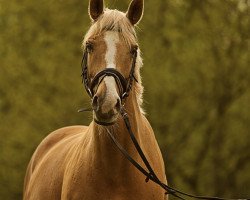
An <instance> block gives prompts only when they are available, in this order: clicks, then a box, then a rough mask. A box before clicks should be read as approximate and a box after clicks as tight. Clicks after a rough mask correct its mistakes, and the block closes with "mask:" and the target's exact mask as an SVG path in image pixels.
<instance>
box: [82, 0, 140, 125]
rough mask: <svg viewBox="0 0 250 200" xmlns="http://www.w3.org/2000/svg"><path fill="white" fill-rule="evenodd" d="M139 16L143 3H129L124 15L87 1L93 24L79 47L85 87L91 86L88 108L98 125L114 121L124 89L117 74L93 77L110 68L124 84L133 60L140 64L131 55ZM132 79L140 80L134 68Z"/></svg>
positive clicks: (98, 1)
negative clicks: (81, 53)
mask: <svg viewBox="0 0 250 200" xmlns="http://www.w3.org/2000/svg"><path fill="white" fill-rule="evenodd" d="M142 14H143V0H133V1H132V2H131V4H130V6H129V8H128V11H127V12H126V13H123V12H120V11H117V10H109V9H105V8H104V2H103V0H90V3H89V15H90V18H91V20H92V22H93V23H92V26H91V27H90V29H89V31H88V33H87V34H86V36H85V39H84V42H83V47H84V51H85V60H84V61H85V62H86V63H85V65H86V69H87V70H86V74H87V75H86V76H87V77H88V78H87V79H88V81H89V83H86V84H87V85H88V84H90V85H88V86H87V87H92V91H91V92H90V93H91V97H92V107H93V110H94V118H95V120H96V121H98V122H101V123H107V124H110V123H114V122H115V121H116V120H117V118H118V115H119V110H120V108H121V101H122V94H123V93H124V92H125V91H124V90H126V84H125V86H124V83H122V81H121V79H119V74H118V75H117V74H113V75H112V74H111V75H107V74H103V75H100V76H98V77H97V78H96V75H98V73H100V72H102V71H103V70H106V69H114V71H115V72H118V73H120V74H121V75H122V76H123V77H124V80H125V81H126V82H125V83H128V81H129V77H130V75H131V68H133V64H134V63H135V61H139V63H140V62H141V61H140V57H139V56H137V57H135V56H134V55H135V53H136V55H137V52H135V51H137V42H136V34H135V30H134V26H135V25H136V24H137V23H138V22H139V21H140V19H141V17H142ZM135 68H138V66H137V67H136V66H135ZM133 76H135V77H136V78H137V79H139V81H140V77H138V76H139V70H138V69H135V73H134V74H133ZM85 78H86V77H85ZM93 82H94V83H93ZM86 84H85V85H86Z"/></svg>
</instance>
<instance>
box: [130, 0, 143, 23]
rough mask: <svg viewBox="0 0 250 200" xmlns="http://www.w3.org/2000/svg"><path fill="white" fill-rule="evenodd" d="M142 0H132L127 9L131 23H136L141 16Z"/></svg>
mask: <svg viewBox="0 0 250 200" xmlns="http://www.w3.org/2000/svg"><path fill="white" fill-rule="evenodd" d="M143 10H144V0H132V2H131V3H130V5H129V8H128V11H127V17H128V19H129V20H130V22H131V24H132V25H136V24H137V23H139V21H140V20H141V18H142V15H143Z"/></svg>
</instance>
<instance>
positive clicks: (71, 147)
mask: <svg viewBox="0 0 250 200" xmlns="http://www.w3.org/2000/svg"><path fill="white" fill-rule="evenodd" d="M88 11H89V16H90V19H91V21H92V23H91V26H90V28H89V30H88V31H87V33H86V35H85V37H84V40H83V49H84V52H87V53H86V54H84V55H85V60H84V61H85V62H86V63H85V64H86V65H87V72H85V75H86V74H87V76H88V81H90V82H93V81H94V79H95V76H96V74H98V73H100V72H101V71H103V70H105V69H108V70H109V71H112V70H113V72H114V71H115V74H113V75H110V76H109V75H104V76H98V78H97V80H96V79H95V81H94V82H95V84H94V86H93V87H91V90H90V89H89V88H88V87H87V89H88V90H87V91H88V93H89V94H91V97H92V98H91V99H92V108H93V121H92V122H91V123H90V125H89V126H82V125H79V126H71V127H65V128H61V129H59V130H56V131H54V132H52V133H50V134H49V135H48V136H47V137H46V138H45V139H44V140H43V141H42V142H41V143H40V145H39V146H38V147H37V149H36V150H35V152H34V154H33V156H32V158H31V160H30V162H29V164H28V167H27V171H26V176H25V180H24V191H23V199H24V200H58V199H62V200H69V199H70V200H71V199H72V200H98V199H103V200H138V199H143V200H163V199H165V198H167V196H166V195H165V190H164V189H162V188H161V187H159V186H157V185H156V184H154V183H153V182H152V181H149V182H148V183H145V176H144V175H143V174H141V173H140V172H139V171H138V170H137V169H136V168H135V167H134V166H133V165H132V164H131V163H130V162H128V161H127V160H126V158H125V157H124V156H123V155H122V154H121V153H120V152H119V151H118V149H117V148H116V146H115V145H114V143H112V141H111V139H110V138H109V137H108V134H107V133H108V132H110V133H112V134H113V135H114V137H115V138H116V139H117V140H118V141H119V143H120V144H121V145H122V146H123V147H124V148H125V149H126V151H127V152H128V153H129V154H130V155H131V156H132V157H133V158H134V159H135V160H136V161H137V162H138V163H139V164H140V165H142V166H145V165H144V163H143V162H142V161H141V159H140V157H139V155H138V153H137V151H136V149H135V148H134V146H133V143H132V142H131V140H130V138H129V136H128V133H127V129H126V126H125V125H124V122H123V120H122V117H121V115H120V114H119V113H120V112H119V111H120V109H121V107H124V109H125V110H126V112H127V113H128V116H129V119H130V122H131V129H132V130H133V132H134V133H135V137H136V139H137V140H138V143H139V145H140V146H141V148H142V150H143V151H144V153H145V155H146V157H147V159H148V161H149V163H150V164H151V166H152V168H153V169H154V171H155V173H156V174H157V176H158V177H159V179H160V180H162V181H163V182H164V183H167V180H166V175H165V166H164V161H163V158H162V154H161V151H160V148H159V146H158V143H157V141H156V138H155V135H154V132H153V129H152V128H151V125H150V123H149V122H148V120H147V119H146V117H145V112H144V110H143V109H142V102H143V99H142V94H143V86H142V83H141V82H142V81H141V76H140V69H141V67H142V65H143V64H142V58H141V53H140V49H139V47H138V41H137V36H136V32H135V27H136V26H137V24H138V23H139V21H140V20H141V18H142V16H143V11H144V1H143V0H132V1H131V3H130V5H129V7H128V10H127V12H126V13H124V12H121V11H118V10H110V9H108V8H105V6H104V2H103V0H90V1H89V8H88ZM135 52H136V55H137V56H136V57H134V56H133V55H134V53H135ZM133 63H134V71H133V74H132V75H133V79H131V84H130V85H129V86H130V87H129V90H130V92H129V95H128V94H127V97H126V99H125V100H124V101H123V99H122V98H123V97H121V94H120V93H121V90H122V88H123V87H122V86H121V83H120V82H119V81H117V78H116V76H117V74H121V75H120V76H123V77H125V78H124V79H125V80H128V78H129V77H130V75H131V66H133ZM110 73H111V72H110ZM84 81H85V83H86V81H87V80H84ZM104 125H105V126H104Z"/></svg>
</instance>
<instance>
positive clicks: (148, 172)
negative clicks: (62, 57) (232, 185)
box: [79, 43, 250, 200]
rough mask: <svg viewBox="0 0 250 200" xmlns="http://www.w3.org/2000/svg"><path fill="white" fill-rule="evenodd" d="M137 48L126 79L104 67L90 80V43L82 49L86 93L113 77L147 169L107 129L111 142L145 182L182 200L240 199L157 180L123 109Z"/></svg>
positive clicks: (90, 92)
mask: <svg viewBox="0 0 250 200" xmlns="http://www.w3.org/2000/svg"><path fill="white" fill-rule="evenodd" d="M137 49H138V47H134V48H132V50H131V55H132V58H133V61H132V66H131V70H130V74H129V77H128V78H127V79H126V78H124V76H123V75H122V74H121V73H120V72H118V71H117V70H116V69H111V68H107V69H104V70H102V71H100V72H99V73H97V74H96V75H95V76H94V78H93V79H92V81H91V79H90V77H89V74H88V54H89V53H90V52H91V50H92V49H91V45H90V44H88V43H87V44H86V47H85V50H84V54H83V59H82V79H83V80H82V82H83V84H84V87H85V89H86V91H87V93H88V95H89V96H90V97H91V99H93V98H94V95H95V91H94V88H96V86H97V87H98V86H99V84H100V83H101V82H102V80H103V79H104V78H105V77H106V76H112V77H114V79H115V81H116V83H117V86H118V88H119V92H120V98H121V101H122V102H123V103H122V106H121V110H120V114H121V116H122V118H123V120H124V123H125V125H126V128H127V130H128V133H129V136H130V138H131V140H132V142H133V144H134V146H135V148H136V150H137V152H138V154H139V155H140V157H141V159H142V161H143V163H144V164H145V166H146V168H147V169H145V168H144V167H142V166H141V165H140V164H139V163H138V162H137V161H135V160H134V159H133V158H132V157H131V156H130V155H129V154H128V152H127V151H126V150H125V149H124V148H123V147H122V145H121V144H120V143H119V142H118V141H117V140H116V138H115V137H114V135H113V134H112V133H111V132H110V131H109V129H107V132H108V135H109V137H110V138H111V140H112V141H113V143H114V144H115V145H116V147H117V148H118V149H119V151H120V152H121V153H122V154H123V155H124V157H125V158H126V159H127V160H128V161H129V162H130V163H131V164H132V165H134V167H135V168H137V169H138V170H139V171H140V172H141V173H142V174H144V175H145V176H146V180H145V181H146V182H148V181H149V180H151V181H152V182H154V183H156V184H157V185H159V186H160V187H161V188H163V189H164V190H165V191H166V194H170V195H173V196H175V197H177V198H179V199H182V200H185V198H184V197H183V196H186V197H190V198H195V199H203V200H240V199H227V198H220V197H209V196H197V195H193V194H189V193H185V192H182V191H180V190H177V189H175V188H173V187H170V186H168V185H167V184H165V183H163V182H161V181H160V180H159V178H158V177H157V175H156V174H155V172H154V170H153V168H152V167H151V165H150V163H149V162H148V160H147V158H146V156H145V154H144V152H143V150H142V149H141V147H140V145H139V143H138V141H137V139H136V137H135V135H134V133H133V131H132V129H131V125H130V121H129V117H128V114H127V113H126V111H125V109H124V102H125V99H126V98H127V97H128V96H129V92H130V91H131V89H132V84H133V80H135V81H136V82H137V80H136V78H135V76H134V72H135V66H136V59H137ZM82 111H89V110H88V109H87V110H85V109H82V110H79V112H82ZM97 123H98V124H99V125H103V126H109V125H112V124H105V123H99V122H97ZM245 200H250V199H249V198H246V199H245Z"/></svg>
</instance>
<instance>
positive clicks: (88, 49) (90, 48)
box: [86, 42, 93, 53]
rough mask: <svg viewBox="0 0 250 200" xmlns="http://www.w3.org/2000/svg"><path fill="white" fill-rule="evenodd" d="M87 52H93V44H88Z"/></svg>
mask: <svg viewBox="0 0 250 200" xmlns="http://www.w3.org/2000/svg"><path fill="white" fill-rule="evenodd" d="M86 50H87V51H88V53H91V52H93V44H92V43H90V42H87V43H86Z"/></svg>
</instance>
